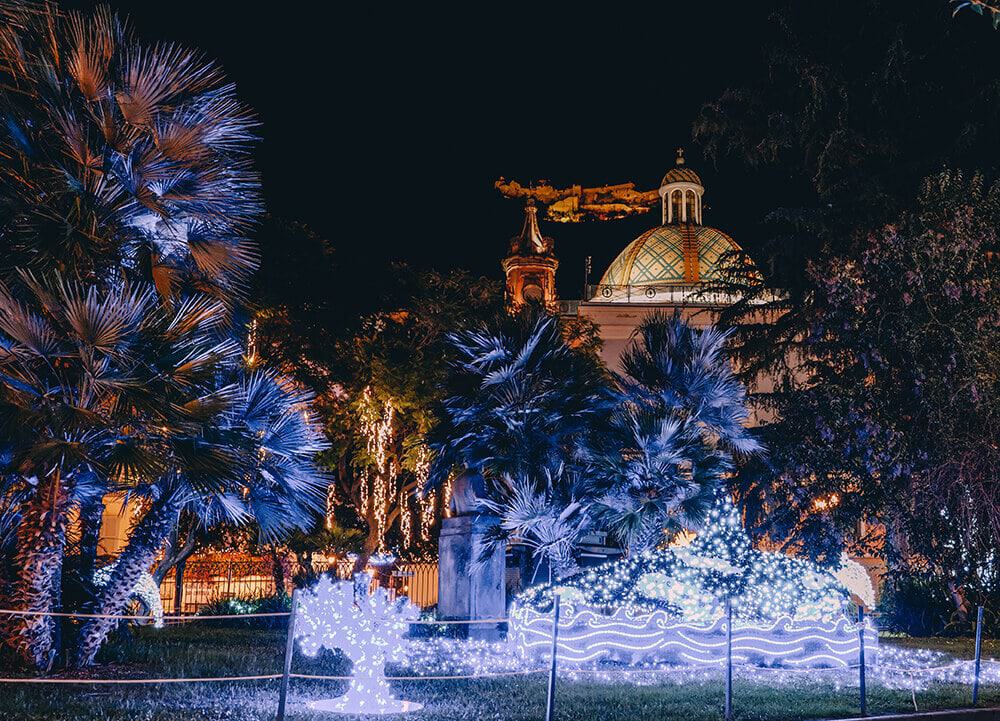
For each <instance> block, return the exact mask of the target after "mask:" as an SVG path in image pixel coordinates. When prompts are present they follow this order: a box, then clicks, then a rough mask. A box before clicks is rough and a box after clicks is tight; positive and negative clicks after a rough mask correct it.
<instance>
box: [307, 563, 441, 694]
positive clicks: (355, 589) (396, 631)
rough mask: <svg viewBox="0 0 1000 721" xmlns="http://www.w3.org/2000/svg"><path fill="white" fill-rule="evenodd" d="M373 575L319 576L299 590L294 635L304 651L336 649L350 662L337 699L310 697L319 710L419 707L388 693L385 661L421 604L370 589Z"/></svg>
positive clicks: (396, 653)
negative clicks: (350, 670) (309, 586)
mask: <svg viewBox="0 0 1000 721" xmlns="http://www.w3.org/2000/svg"><path fill="white" fill-rule="evenodd" d="M370 585H371V579H370V577H369V576H368V575H367V574H363V573H361V574H358V575H357V576H355V580H354V581H331V580H330V578H329V577H328V576H323V577H322V578H321V579H320V581H319V583H318V584H317V585H316V586H315V587H314V588H313V589H311V590H310V591H305V592H303V593H302V594H301V595H300V596H299V601H298V604H299V605H298V612H299V613H298V618H297V620H296V627H295V638H296V639H297V640H298V642H299V648H300V649H301V650H302V653H304V654H306V655H307V656H315V655H316V654H317V653H319V651H320V649H323V648H327V649H330V650H334V649H338V648H339V649H340V650H341V651H342V652H343V653H344V655H346V656H347V657H348V658H349V659H350V660H351V662H352V663H353V673H352V676H351V681H350V685H349V686H348V689H347V692H346V693H345V694H344V695H343V696H340V697H338V698H335V699H324V700H322V701H313V702H311V703H310V704H309V707H310V708H312V709H314V710H317V711H335V712H338V713H364V714H390V713H405V712H408V711H417V710H419V709H420V708H421V707H422V706H421V704H418V703H414V702H412V701H401V700H398V699H396V698H395V697H394V696H393V695H392V690H391V688H390V687H389V682H388V681H386V678H385V663H386V661H389V660H399V659H401V658H402V651H403V648H404V645H405V644H404V642H403V634H405V633H406V631H407V628H408V622H409V621H412V620H414V619H415V618H417V616H418V615H419V609H417V607H416V606H413V605H412V604H411V603H410V602H409V601H407V600H406V599H396V600H394V601H390V600H389V594H388V592H387V591H386V590H385V589H384V588H375V589H374V590H373V591H370Z"/></svg>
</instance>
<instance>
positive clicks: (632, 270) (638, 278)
mask: <svg viewBox="0 0 1000 721" xmlns="http://www.w3.org/2000/svg"><path fill="white" fill-rule="evenodd" d="M675 170H676V168H675ZM671 172H673V171H671ZM688 172H690V171H688ZM731 250H740V247H739V246H738V245H737V244H736V241H734V240H733V239H732V238H730V237H729V236H728V235H726V234H725V233H723V232H722V231H721V230H716V229H715V228H710V227H708V226H705V225H694V224H689V223H681V224H675V225H661V226H659V227H657V228H653V229H651V230H647V231H646V232H645V233H643V234H642V235H640V236H639V237H638V238H636V239H635V240H633V241H632V242H631V243H629V244H628V246H626V248H625V250H623V251H622V252H621V253H620V254H619V255H618V257H617V258H615V259H614V261H613V262H612V263H611V265H610V266H609V267H608V270H607V272H606V273H605V274H604V277H603V278H601V282H600V285H601V286H642V285H670V284H673V285H691V284H694V283H706V282H711V281H716V280H720V279H721V275H720V268H719V259H720V258H721V257H722V255H723V254H724V253H726V252H728V251H731Z"/></svg>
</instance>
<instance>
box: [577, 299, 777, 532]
mask: <svg viewBox="0 0 1000 721" xmlns="http://www.w3.org/2000/svg"><path fill="white" fill-rule="evenodd" d="M726 338H727V334H726V333H725V332H723V331H720V330H718V329H716V328H714V327H712V326H709V327H707V328H704V329H700V330H699V329H695V328H692V327H691V326H689V325H688V324H687V323H686V322H684V320H683V319H682V318H681V317H680V315H679V314H674V315H673V316H667V315H664V314H653V315H651V316H649V317H648V318H646V319H645V320H644V321H643V322H642V324H641V325H640V326H639V328H638V329H637V331H636V338H635V339H634V341H633V343H632V344H631V345H630V346H629V348H628V349H626V351H625V353H624V354H623V355H622V368H623V370H624V375H622V376H620V377H619V379H618V381H619V387H620V389H621V396H620V401H619V407H618V408H617V410H616V412H615V413H614V414H613V416H612V422H611V424H610V427H609V431H610V432H609V433H607V434H605V435H604V436H603V437H599V438H597V439H596V442H595V444H594V445H592V446H591V448H592V455H591V468H590V472H591V474H592V482H593V488H592V490H591V493H592V494H593V495H594V496H595V498H596V500H595V503H594V505H593V507H592V509H591V512H592V514H593V515H594V517H595V519H597V521H598V522H599V523H601V524H603V525H604V526H605V527H606V528H607V529H608V530H610V531H611V532H612V533H613V534H614V535H615V536H616V537H617V538H618V539H619V540H620V541H621V542H622V543H624V544H625V545H626V546H628V547H629V548H630V549H631V550H633V551H642V550H645V549H647V548H650V547H653V546H655V545H656V544H657V543H659V542H660V541H661V540H662V539H663V536H664V533H665V532H670V531H676V530H679V529H680V528H682V527H687V528H691V527H693V526H697V525H698V523H700V522H701V521H702V520H703V518H704V516H705V514H706V512H707V511H708V510H709V508H710V507H711V505H712V503H713V500H714V499H715V498H716V494H717V492H718V488H719V486H720V484H721V483H722V480H723V479H724V477H725V475H726V474H727V473H728V472H729V471H730V470H731V469H732V467H733V459H734V456H735V455H737V454H753V453H757V452H758V451H759V450H760V445H759V444H758V442H757V441H756V440H755V439H754V437H753V436H752V435H751V434H750V432H749V431H748V430H747V428H746V427H745V422H746V421H747V419H748V418H749V413H748V411H747V409H746V403H745V399H746V392H745V390H744V388H743V386H742V385H741V384H740V383H739V381H738V380H737V379H736V377H735V375H734V374H733V370H732V366H731V364H730V362H729V360H728V359H727V357H726V356H725V352H724V346H725V341H726Z"/></svg>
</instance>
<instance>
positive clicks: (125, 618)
mask: <svg viewBox="0 0 1000 721" xmlns="http://www.w3.org/2000/svg"><path fill="white" fill-rule="evenodd" d="M0 614H5V615H8V616H55V617H58V618H115V619H118V620H121V621H154V620H156V617H155V616H150V615H144V616H137V615H128V614H117V613H66V612H59V611H16V610H14V609H10V608H0ZM289 615H291V614H290V613H289V612H288V611H274V612H269V613H222V614H215V615H205V616H201V615H194V616H178V615H170V616H163V617H162V620H163V621H164V622H166V621H173V622H177V623H190V622H191V621H224V620H228V619H235V618H276V617H279V616H289ZM508 621H510V619H509V618H475V619H468V620H456V621H439V620H434V619H432V620H426V621H409V622H408V623H409V624H410V625H411V626H451V625H460V624H483V623H507V622H508Z"/></svg>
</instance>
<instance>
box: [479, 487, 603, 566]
mask: <svg viewBox="0 0 1000 721" xmlns="http://www.w3.org/2000/svg"><path fill="white" fill-rule="evenodd" d="M562 472H563V471H562V470H561V469H560V471H559V473H560V475H561V474H562ZM545 480H546V482H545V484H544V485H543V486H542V487H541V488H539V485H540V484H539V483H538V482H537V480H536V479H534V478H524V477H521V478H517V479H512V478H505V479H504V483H503V484H495V485H494V491H493V495H492V497H490V498H483V499H480V501H479V508H480V509H481V510H483V511H486V512H487V513H490V514H492V515H494V516H496V517H497V518H498V519H499V521H498V523H497V524H496V525H494V526H492V527H491V528H490V529H489V530H488V531H487V533H486V534H485V537H484V541H483V547H482V551H481V555H480V557H479V558H477V559H476V562H477V563H483V562H485V561H486V560H487V559H488V558H490V557H492V555H493V553H495V552H496V551H498V550H500V551H503V550H504V549H506V548H507V545H508V544H509V543H510V542H511V541H516V542H518V543H521V544H523V545H525V546H527V547H528V548H530V549H531V550H532V553H533V554H534V555H535V556H536V557H541V558H544V559H545V560H546V561H547V562H548V564H549V568H550V569H551V570H552V571H553V573H554V574H555V577H556V578H558V579H561V578H565V577H566V576H569V575H571V574H572V573H573V572H574V571H575V570H576V567H577V566H576V559H575V557H574V555H573V554H574V551H575V550H576V546H577V543H578V541H579V539H580V537H581V536H582V535H583V533H584V532H585V530H586V529H587V527H588V525H589V522H590V519H589V518H588V515H587V512H586V508H587V506H586V503H585V500H584V499H582V498H579V497H578V496H577V494H576V493H575V490H576V485H577V484H574V483H572V482H570V481H569V479H564V478H551V477H548V478H546V479H545Z"/></svg>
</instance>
